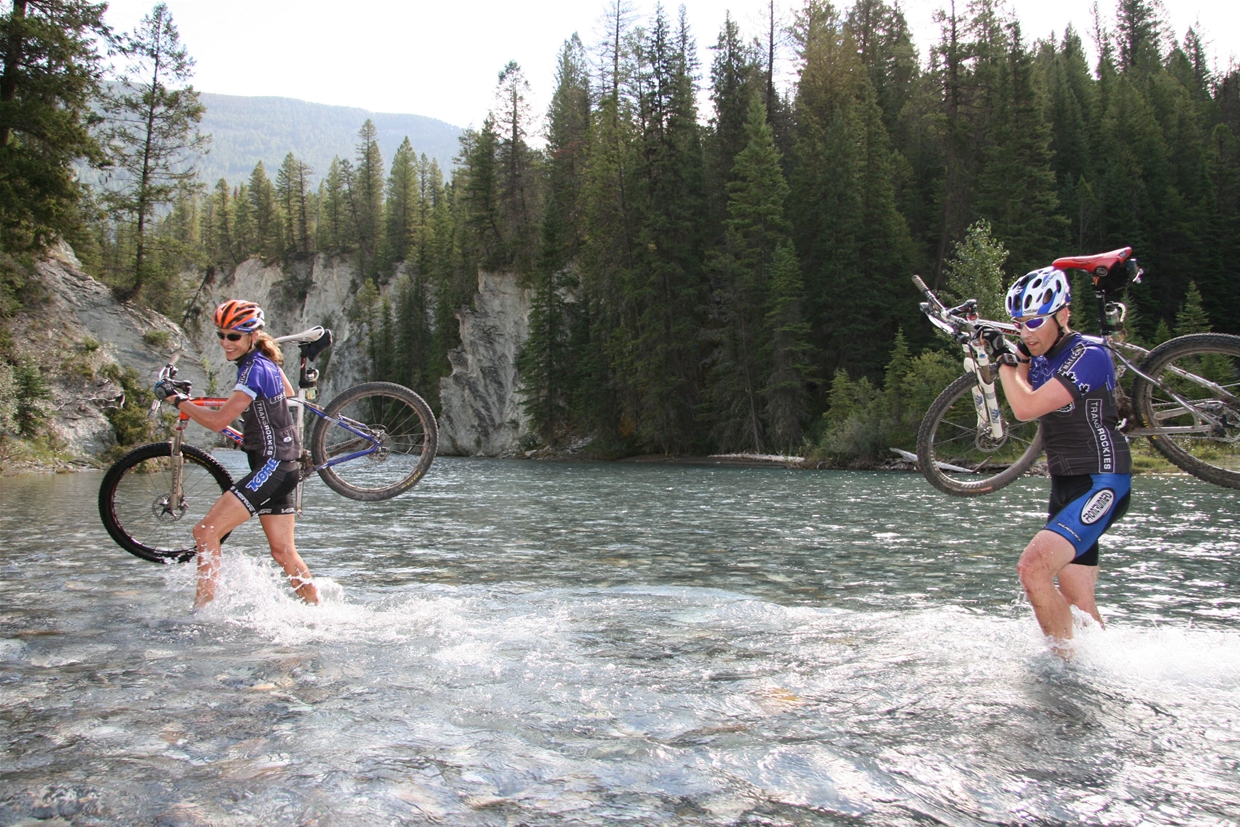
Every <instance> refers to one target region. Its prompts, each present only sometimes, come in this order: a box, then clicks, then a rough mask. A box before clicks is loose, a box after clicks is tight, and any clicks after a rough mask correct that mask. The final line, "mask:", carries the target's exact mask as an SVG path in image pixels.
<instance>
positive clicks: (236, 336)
mask: <svg viewBox="0 0 1240 827" xmlns="http://www.w3.org/2000/svg"><path fill="white" fill-rule="evenodd" d="M1018 324H1019V323H1018ZM215 335H216V336H219V337H220V339H221V340H223V339H227V340H228V341H230V342H239V341H241V337H242V336H246V335H248V334H245V333H225V332H224V331H222V330H217V331H215Z"/></svg>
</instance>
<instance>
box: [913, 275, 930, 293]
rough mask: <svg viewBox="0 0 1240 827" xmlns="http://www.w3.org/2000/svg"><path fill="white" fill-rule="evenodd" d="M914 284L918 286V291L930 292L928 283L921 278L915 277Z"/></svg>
mask: <svg viewBox="0 0 1240 827" xmlns="http://www.w3.org/2000/svg"><path fill="white" fill-rule="evenodd" d="M913 284H915V285H917V289H918V290H920V291H921V292H923V293H929V292H930V288H929V287H926V283H925V282H924V281H922V280H921V276H916V275H915V276H913Z"/></svg>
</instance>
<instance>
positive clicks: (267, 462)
mask: <svg viewBox="0 0 1240 827" xmlns="http://www.w3.org/2000/svg"><path fill="white" fill-rule="evenodd" d="M248 456H249V459H250V473H249V474H248V475H247V476H245V477H242V478H241V479H239V480H237V481H236V482H235V483H233V486H232V488H230V489H229V490H230V491H232V492H233V493H234V494H236V495H237V498H238V499H239V500H241V502H242V503H243V504H244V505H245V507H246V508H247V509H248V510H249V512H250V516H251V517H255V516H261V515H263V514H292V513H294V512H295V511H296V510H297V509H296V506H295V505H294V504H293V492H294V491H295V490H296V489H297V481H298V479H299V477H300V474H301V466H300V464H299V463H297V462H294V461H292V460H288V461H284V462H281V461H280V460H278V459H272V458H271V457H264V456H263V455H261V454H257V453H252V454H248Z"/></svg>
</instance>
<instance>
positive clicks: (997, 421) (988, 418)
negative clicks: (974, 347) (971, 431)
mask: <svg viewBox="0 0 1240 827" xmlns="http://www.w3.org/2000/svg"><path fill="white" fill-rule="evenodd" d="M964 368H965V370H967V371H969V372H970V373H972V374H973V375H974V376H975V377H977V382H976V384H974V385H973V387H972V388H971V389H970V390H971V391H972V392H973V407H974V408H976V409H977V429H978V430H979V431H981V430H983V429H985V430H989V431H990V435H991V436H992V437H994V438H995V439H1003V418H1002V417H1001V416H1000V414H999V397H998V395H997V394H996V393H995V384H994V382H987V381H986V379H985V375H984V373H983V371H987V372H989V370H990V360H989V359H987V358H986V355H985V354H979V355H977V356H976V357H975V356H973V355H972V354H969V355H967V356H965V359H964Z"/></svg>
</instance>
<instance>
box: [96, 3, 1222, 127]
mask: <svg viewBox="0 0 1240 827" xmlns="http://www.w3.org/2000/svg"><path fill="white" fill-rule="evenodd" d="M630 2H631V5H632V6H633V7H634V8H635V9H636V12H637V13H636V15H635V17H636V19H637V21H638V22H645V21H646V20H648V19H649V17H650V15H651V14H652V12H653V10H654V8H655V3H654V0H630ZM947 2H948V0H903V1H902V2H901V4H900V5H901V7H902V8H903V9H904V11H905V16H906V18H907V19H908V21H909V25H910V27H911V28H912V30H913V36H914V41H915V43H916V45H917V46H918V48H919V49H921V50H922V52H923V54H924V53H925V49H926V47H927V45H929V44H931V43H933V42H934V41H935V40H937V38H938V29H937V27H936V26H935V24H934V23H933V14H934V12H935V10H936V9H939V8H942V7H944V6H945V5H946V3H947ZM957 2H958V4H959V5H960V6H961V7H963V6H964V5H965V2H966V0H957ZM166 3H167V5H168V8H169V9H170V10H171V11H172V16H173V20H174V21H175V22H176V25H177V28H178V29H179V31H180V33H181V40H182V42H183V43H184V44H185V45H186V46H187V48H188V49H189V52H190V54H191V55H192V56H193V57H194V59H195V60H196V61H197V67H196V75H195V78H194V86H195V88H197V89H199V90H200V91H204V92H217V93H220V94H228V95H276V96H280V97H289V98H298V99H300V100H306V101H313V102H316V103H329V104H338V105H344V106H357V107H361V108H363V109H369V110H371V111H375V112H399V113H407V114H416V115H427V116H429V117H433V118H438V119H440V120H443V121H447V122H448V123H451V124H455V125H457V126H468V125H470V124H473V125H475V126H478V125H480V124H481V123H482V120H483V119H484V118H485V117H486V114H487V111H488V110H490V109H491V108H492V106H493V102H494V90H495V83H496V79H497V77H498V74H499V71H500V69H502V68H503V67H504V65H505V64H506V63H507V62H508V61H509V60H515V61H517V62H518V63H520V64H521V67H522V69H523V70H524V71H525V76H526V78H527V80H528V81H529V83H530V86H531V89H532V92H533V94H532V96H531V97H532V103H533V107H534V111H536V112H539V113H541V112H543V111H545V109H546V104H547V101H548V100H549V99H550V96H551V92H552V90H553V88H554V85H555V64H556V58H557V56H558V54H559V51H560V47H561V46H562V45H563V43H564V41H565V40H567V39H568V38H569V37H570V36H571V35H572V34H573V33H574V32H576V33H577V34H578V35H579V36H580V37H581V39H582V41H583V42H584V43H585V45H586V47H587V48H591V47H593V46H594V45H595V44H596V43H597V42H598V41H599V40H601V39H602V32H601V21H602V20H603V13H604V9H605V7H606V4H605V3H604V2H603V0H525V1H524V2H514V1H513V0H504V2H498V0H455V2H419V3H414V2H409V0H350V1H349V2H339V0H333V2H322V0H296V2H290V1H289V0H237V1H235V2H234V0H166ZM154 5H155V0H112V2H110V3H109V10H108V13H107V15H106V19H107V21H108V22H109V24H110V25H112V26H113V27H114V28H116V29H119V30H129V29H132V28H133V27H134V26H135V25H136V24H137V23H138V21H139V20H140V19H141V18H142V16H143V15H144V14H146V13H148V12H149V11H150V10H151V8H152V7H153V6H154ZM684 5H685V8H686V12H687V15H688V19H689V24H690V30H691V32H692V34H693V36H694V38H695V39H696V41H697V43H698V47H699V50H700V52H701V64H702V71H703V74H704V76H705V75H706V74H707V73H708V72H709V66H710V56H711V52H710V50H709V47H710V46H711V45H712V44H714V42H715V40H716V38H717V36H718V34H719V31H720V29H721V27H722V25H723V20H724V16H725V14H726V13H727V12H728V11H729V10H731V13H732V17H733V19H734V20H736V21H737V22H738V23H739V24H740V27H741V32H742V35H743V36H744V37H745V38H746V39H749V38H751V37H753V36H754V35H756V34H758V33H760V32H761V31H763V30H764V29H765V23H764V21H765V18H766V8H767V2H766V0H687V2H686V3H685V4H684ZM839 5H842V6H844V7H847V6H849V5H851V3H850V0H840V3H839ZM1008 5H1009V8H1013V9H1014V10H1015V14H1016V17H1017V19H1019V20H1020V22H1021V27H1022V30H1023V32H1024V35H1025V37H1026V39H1028V40H1032V39H1034V38H1035V37H1044V36H1047V35H1049V34H1051V33H1052V32H1055V33H1057V34H1062V33H1063V30H1064V28H1065V27H1066V26H1067V25H1068V24H1069V23H1073V24H1074V25H1075V26H1076V29H1077V31H1078V32H1080V33H1082V37H1083V38H1084V39H1085V40H1086V42H1087V43H1088V41H1089V38H1088V36H1087V35H1086V33H1087V32H1089V31H1090V30H1091V28H1092V23H1091V21H1092V15H1091V12H1090V7H1091V5H1092V3H1091V2H1090V0H1008ZM800 6H801V3H800V2H799V0H798V1H797V2H795V3H794V2H791V1H790V0H777V2H776V17H777V19H780V18H783V19H785V20H787V19H790V17H791V11H790V10H791V9H793V8H800ZM664 7H665V8H666V9H668V10H669V11H668V14H669V17H671V18H672V19H673V20H675V17H676V9H677V8H678V7H679V3H676V2H665V4H664ZM1099 7H1100V8H1101V9H1102V17H1103V20H1104V22H1105V23H1107V24H1108V25H1110V24H1111V23H1112V22H1113V20H1114V16H1115V13H1114V7H1115V0H1099ZM1165 11H1166V14H1165V16H1166V19H1167V20H1169V21H1170V23H1171V24H1172V28H1173V33H1174V34H1175V36H1176V37H1177V38H1182V37H1183V35H1184V32H1185V31H1186V30H1187V29H1188V28H1189V26H1192V25H1194V24H1195V23H1197V22H1198V21H1199V22H1200V24H1201V26H1200V28H1201V30H1202V31H1204V32H1205V33H1206V36H1207V37H1206V42H1207V46H1208V48H1209V53H1210V55H1211V56H1212V58H1213V59H1214V60H1215V61H1216V62H1217V64H1218V65H1219V68H1224V69H1225V68H1226V67H1227V66H1228V65H1229V64H1230V63H1231V62H1233V61H1234V60H1235V59H1236V58H1237V57H1240V2H1237V0H1167V2H1166V10H1165ZM789 56H790V54H789V53H788V52H785V57H789Z"/></svg>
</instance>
